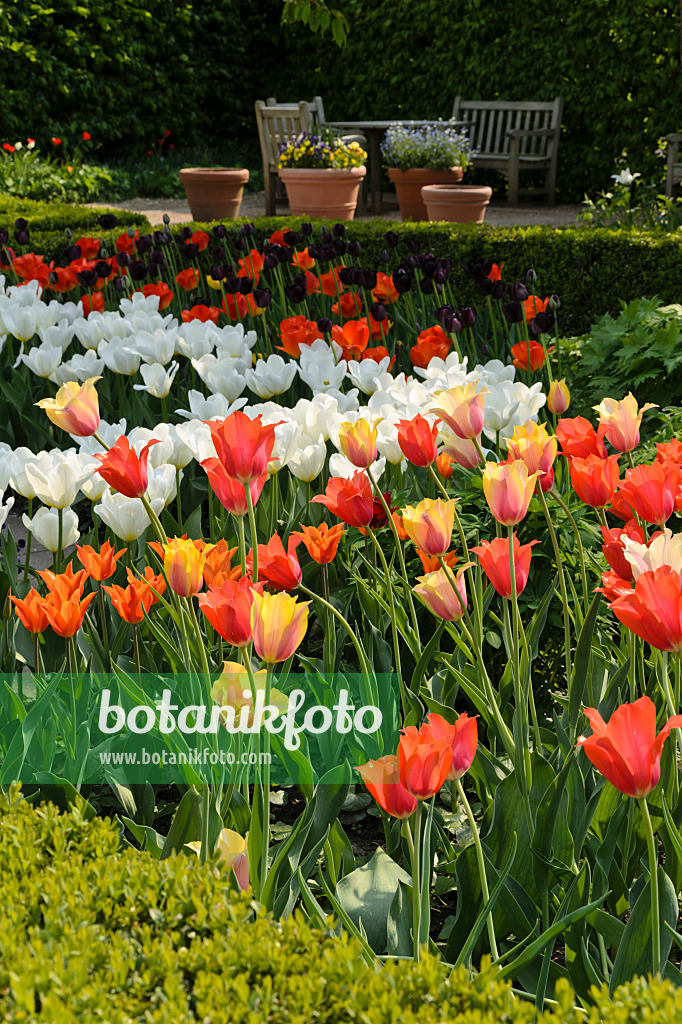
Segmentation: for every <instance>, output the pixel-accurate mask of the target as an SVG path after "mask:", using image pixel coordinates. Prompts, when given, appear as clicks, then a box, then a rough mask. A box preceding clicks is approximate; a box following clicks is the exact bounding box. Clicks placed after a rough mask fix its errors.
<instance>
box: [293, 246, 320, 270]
mask: <svg viewBox="0 0 682 1024" xmlns="http://www.w3.org/2000/svg"><path fill="white" fill-rule="evenodd" d="M291 262H292V263H293V265H294V266H295V267H298V269H299V270H312V269H313V267H314V266H315V260H314V259H313V258H312V256H311V255H310V253H309V252H308V249H307V248H305V249H301V251H300V252H295V253H294V255H293V257H292V260H291Z"/></svg>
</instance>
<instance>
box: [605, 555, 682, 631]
mask: <svg viewBox="0 0 682 1024" xmlns="http://www.w3.org/2000/svg"><path fill="white" fill-rule="evenodd" d="M610 608H611V611H612V612H613V614H614V615H615V616H616V618H617V619H618V620H619V621H620V622H622V623H623V625H624V626H627V628H628V629H631V630H632V632H633V633H636V634H637V636H641V638H642V640H645V641H646V643H648V644H650V645H651V646H652V647H655V648H656V649H657V650H659V651H682V579H681V578H680V574H679V573H678V572H676V571H675V570H674V569H672V568H671V567H670V566H669V565H662V566H660V568H658V569H655V570H654V571H653V572H651V571H650V572H643V573H640V575H639V576H638V577H637V580H636V582H635V588H634V590H631V589H630V588H628V589H627V591H623V592H622V594H620V595H619V596H618V597H617V598H616V600H615V601H613V603H612V604H611V605H610Z"/></svg>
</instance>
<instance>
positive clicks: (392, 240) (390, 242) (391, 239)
mask: <svg viewBox="0 0 682 1024" xmlns="http://www.w3.org/2000/svg"><path fill="white" fill-rule="evenodd" d="M384 242H385V243H386V245H387V246H388V248H389V249H395V247H396V245H398V244H399V243H400V235H399V234H398V233H397V232H396V231H387V232H386V234H385V235H384Z"/></svg>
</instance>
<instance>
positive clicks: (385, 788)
mask: <svg viewBox="0 0 682 1024" xmlns="http://www.w3.org/2000/svg"><path fill="white" fill-rule="evenodd" d="M355 770H356V771H357V772H360V774H361V775H362V781H363V782H364V784H365V786H366V787H367V789H368V790H369V791H370V793H371V794H372V796H373V797H374V799H375V800H376V802H377V803H378V804H379V806H380V807H383V809H384V810H385V811H386V813H387V814H390V815H391V817H392V818H401V819H402V820H404V819H405V818H409V817H410V815H412V814H414V811H415V809H416V807H417V801H416V799H415V798H414V797H413V796H412V794H411V793H408V791H407V790H406V789H405V787H404V786H403V784H402V782H401V781H400V771H399V769H398V758H397V757H396V755H395V754H387V755H386V757H379V758H377V760H376V761H368V762H367V764H361V765H359V766H358V767H357V768H356V769H355Z"/></svg>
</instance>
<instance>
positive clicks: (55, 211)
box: [0, 195, 151, 263]
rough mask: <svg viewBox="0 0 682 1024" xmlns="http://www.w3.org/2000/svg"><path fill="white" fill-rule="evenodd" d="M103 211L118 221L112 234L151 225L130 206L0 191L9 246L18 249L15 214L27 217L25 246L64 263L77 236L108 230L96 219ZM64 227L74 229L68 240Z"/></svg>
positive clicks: (1, 218) (0, 221) (1, 215)
mask: <svg viewBox="0 0 682 1024" xmlns="http://www.w3.org/2000/svg"><path fill="white" fill-rule="evenodd" d="M103 213H113V214H115V215H116V217H117V219H118V224H117V225H116V228H115V234H120V233H121V231H125V230H126V228H129V227H133V228H137V230H138V231H139V232H140V234H144V233H146V232H148V231H150V230H151V225H150V223H149V221H148V220H147V218H146V217H145V216H144V215H143V214H141V213H132V212H130V211H129V210H114V209H110V208H109V207H106V208H104V207H91V206H78V205H76V204H73V203H42V202H36V201H34V200H32V199H16V198H15V197H14V196H8V195H0V228H6V230H7V231H8V232H9V239H10V240H9V245H10V247H11V248H13V249H14V250H15V251H16V252H19V247H18V246H17V245H16V243H15V242H14V234H13V232H14V222H15V220H16V219H17V218H18V217H23V218H24V219H25V220H27V221H28V230H29V234H30V244H29V246H28V248H29V249H31V250H32V251H33V252H37V253H42V254H43V255H44V256H45V259H46V261H48V262H49V260H55V262H57V263H67V262H68V256H67V255H66V250H67V248H68V246H69V245H73V242H74V241H75V240H76V239H77V238H80V237H82V236H84V235H92V236H94V237H97V236H99V237H100V238H103V237H105V236H106V235H108V234H109V232H106V233H103V232H102V228H101V227H100V224H99V220H98V218H99V217H101V216H102V214H103ZM67 228H68V229H69V230H70V231H71V232H73V238H72V239H71V241H69V240H68V239H67V238H66V236H65V234H64V232H65V230H66V229H67Z"/></svg>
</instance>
